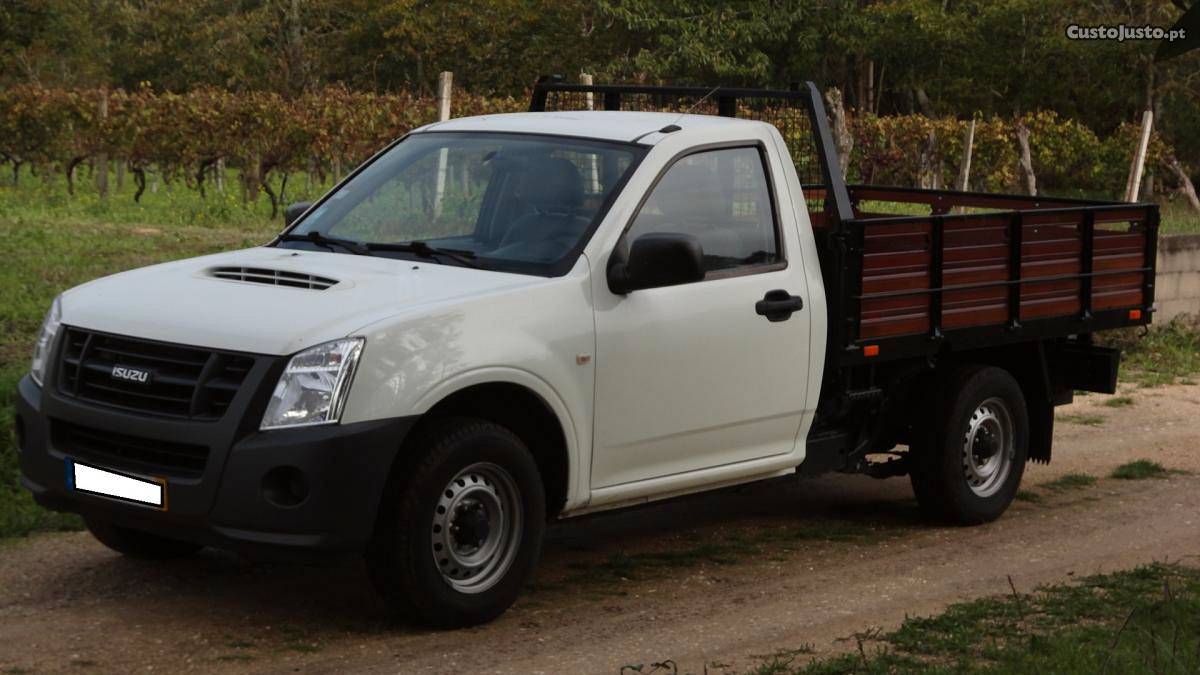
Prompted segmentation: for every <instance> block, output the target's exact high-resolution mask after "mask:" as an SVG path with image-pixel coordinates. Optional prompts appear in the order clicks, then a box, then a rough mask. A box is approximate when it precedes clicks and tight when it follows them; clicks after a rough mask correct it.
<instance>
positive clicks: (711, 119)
mask: <svg viewBox="0 0 1200 675" xmlns="http://www.w3.org/2000/svg"><path fill="white" fill-rule="evenodd" d="M670 124H675V125H678V126H679V127H680V128H681V130H683V131H690V130H696V129H700V128H705V127H708V128H711V127H714V126H729V125H760V124H763V123H762V122H755V121H753V120H744V119H735V118H732V117H717V116H714V115H680V114H679V113H666V112H626V111H614V110H579V111H558V112H524V113H504V114H498V115H480V116H478V117H460V118H458V119H453V120H449V121H446V122H435V123H433V124H427V125H425V126H423V127H421V128H420V129H417V130H415V131H414V133H424V132H429V131H501V132H509V133H526V134H549V135H553V136H576V137H582V138H595V139H600V140H608V141H625V142H632V141H634V140H635V139H640V141H639V142H641V143H645V144H647V145H652V144H653V143H654V142H656V141H657V140H659V139H661V138H662V135H661V134H656V133H654V132H656V131H659V130H660V129H662V128H663V127H665V126H667V125H670Z"/></svg>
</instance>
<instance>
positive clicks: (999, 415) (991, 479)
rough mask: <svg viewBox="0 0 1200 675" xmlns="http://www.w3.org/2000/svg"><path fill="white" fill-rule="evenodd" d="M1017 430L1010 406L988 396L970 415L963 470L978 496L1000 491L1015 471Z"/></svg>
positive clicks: (963, 455)
mask: <svg viewBox="0 0 1200 675" xmlns="http://www.w3.org/2000/svg"><path fill="white" fill-rule="evenodd" d="M1015 439H1016V430H1015V429H1014V427H1013V418H1012V413H1011V412H1009V410H1008V405H1007V404H1005V403H1004V401H1002V400H1000V399H998V398H994V397H993V398H989V399H987V400H985V401H984V402H983V403H980V404H979V407H977V408H975V412H974V413H972V414H971V418H970V419H969V420H968V421H967V431H966V433H965V434H964V435H963V445H962V469H963V478H964V479H966V481H967V487H969V488H970V489H971V492H973V493H975V494H976V495H977V496H979V497H991V496H993V495H995V494H996V493H997V492H999V491H1000V488H1001V487H1003V485H1004V483H1005V481H1007V480H1008V476H1009V474H1010V473H1011V472H1012V466H1013V458H1014V457H1015V456H1016V442H1015Z"/></svg>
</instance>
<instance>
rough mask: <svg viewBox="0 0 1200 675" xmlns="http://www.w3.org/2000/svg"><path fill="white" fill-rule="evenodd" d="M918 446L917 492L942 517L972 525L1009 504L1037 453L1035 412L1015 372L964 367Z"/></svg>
mask: <svg viewBox="0 0 1200 675" xmlns="http://www.w3.org/2000/svg"><path fill="white" fill-rule="evenodd" d="M946 384H947V386H946V387H945V389H944V390H943V395H944V397H945V398H944V402H943V405H942V406H941V407H940V410H935V411H934V413H935V417H934V419H932V420H930V421H929V422H928V424H926V425H925V428H924V429H923V433H921V434H919V435H918V438H917V439H915V442H914V444H913V446H912V448H911V451H912V453H913V457H912V464H911V478H912V485H913V491H914V492H915V493H916V495H917V501H918V503H919V504H920V506H921V510H922V511H923V512H924V513H925V514H926V515H928V516H930V517H933V518H935V519H937V520H943V521H949V522H953V523H957V524H963V525H971V524H977V523H984V522H989V521H992V520H995V519H997V518H999V517H1000V516H1001V514H1003V513H1004V511H1005V510H1007V509H1008V507H1009V505H1010V504H1011V503H1012V500H1013V498H1014V497H1015V496H1016V494H1017V489H1018V488H1019V487H1020V485H1021V477H1022V475H1024V473H1025V461H1026V458H1027V457H1028V454H1029V415H1028V411H1027V409H1026V407H1025V396H1024V395H1023V394H1022V393H1021V387H1020V385H1019V384H1018V383H1017V381H1016V380H1015V379H1013V376H1012V375H1010V374H1009V373H1008V372H1007V371H1004V370H1001V369H999V368H992V367H982V366H971V367H967V368H964V369H962V370H960V371H959V372H958V373H956V374H955V376H954V377H951V378H950V381H949V382H948V383H946Z"/></svg>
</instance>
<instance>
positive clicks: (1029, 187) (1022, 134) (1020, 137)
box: [1017, 122, 1037, 195]
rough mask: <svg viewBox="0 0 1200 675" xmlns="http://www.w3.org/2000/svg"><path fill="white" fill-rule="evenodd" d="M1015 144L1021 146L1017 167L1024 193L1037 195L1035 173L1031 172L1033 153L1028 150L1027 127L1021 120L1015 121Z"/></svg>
mask: <svg viewBox="0 0 1200 675" xmlns="http://www.w3.org/2000/svg"><path fill="white" fill-rule="evenodd" d="M1017 145H1019V146H1020V147H1021V159H1020V161H1019V162H1018V163H1017V168H1018V169H1020V171H1021V178H1022V181H1023V182H1024V183H1025V194H1028V195H1037V175H1036V174H1034V173H1033V153H1032V152H1030V150H1029V128H1028V127H1026V126H1025V124H1024V123H1023V122H1017Z"/></svg>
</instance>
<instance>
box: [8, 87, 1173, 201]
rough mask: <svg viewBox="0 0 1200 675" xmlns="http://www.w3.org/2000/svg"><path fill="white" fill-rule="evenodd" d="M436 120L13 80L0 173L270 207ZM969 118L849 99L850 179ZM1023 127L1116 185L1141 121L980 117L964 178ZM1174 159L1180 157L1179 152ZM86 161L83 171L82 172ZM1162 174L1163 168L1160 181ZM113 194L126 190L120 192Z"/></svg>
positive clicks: (921, 168) (1162, 156)
mask: <svg viewBox="0 0 1200 675" xmlns="http://www.w3.org/2000/svg"><path fill="white" fill-rule="evenodd" d="M525 105H526V104H525V100H524V99H522V98H514V97H483V96H474V95H470V94H464V93H461V92H456V93H455V94H454V97H453V115H454V116H456V117H458V116H467V115H479V114H487V113H496V112H513V111H518V110H522V109H524V108H525ZM434 119H436V100H435V99H434V98H432V97H421V96H413V95H409V94H374V93H364V92H356V91H352V90H349V89H347V88H344V87H330V88H325V89H321V90H316V91H312V92H309V93H305V94H303V95H301V96H298V97H296V98H292V99H286V98H284V97H282V96H280V95H278V94H276V93H272V92H265V91H251V92H244V93H232V92H229V91H226V90H221V89H213V88H201V89H196V90H192V91H190V92H187V93H182V94H174V93H158V92H154V91H152V90H150V89H149V88H144V89H142V90H139V91H133V92H126V91H122V90H113V91H108V90H103V89H55V88H43V87H38V86H33V85H21V86H14V87H9V88H6V89H3V90H0V160H3V162H4V163H6V164H7V165H8V167H9V177H8V178H7V179H5V180H3V181H0V184H4V183H8V184H11V185H14V186H20V185H21V182H22V181H23V180H24V181H38V182H40V183H42V184H43V185H48V184H54V183H57V184H59V185H64V184H65V187H66V192H67V195H68V199H69V198H70V197H71V196H74V195H75V194H76V190H77V186H78V183H79V181H80V178H79V176H80V175H86V176H88V177H89V178H90V179H91V180H93V181H94V185H95V188H93V189H95V190H96V191H97V192H98V193H99V196H100V197H101V198H106V197H110V196H111V198H117V196H116V195H115V194H112V195H110V193H111V192H113V191H112V190H110V188H109V173H110V171H111V172H112V173H113V174H114V175H117V176H120V177H121V178H122V179H124V176H123V175H121V174H125V173H127V175H128V176H129V180H130V181H131V182H132V185H133V189H132V190H131V191H128V192H131V195H132V199H133V200H135V201H138V200H141V199H142V196H143V195H144V194H145V191H146V189H147V184H148V181H152V182H153V184H154V185H155V186H157V184H158V181H160V180H161V181H163V182H165V183H168V184H172V185H173V186H176V187H177V186H178V185H183V186H185V187H186V188H187V189H189V190H191V191H194V192H196V193H197V194H198V196H199V197H200V198H202V199H203V198H207V197H208V195H209V193H210V192H212V191H213V190H214V189H215V188H217V187H218V186H219V187H220V189H221V191H222V192H223V193H225V192H226V185H225V183H226V179H225V177H226V175H227V174H231V175H233V176H234V178H233V182H235V183H236V186H235V187H234V188H233V189H234V191H236V193H237V194H238V198H239V199H241V200H242V202H243V203H249V202H253V201H256V200H257V199H258V196H259V195H260V194H265V195H266V196H267V199H268V200H269V201H270V207H271V213H272V216H273V217H274V215H275V214H276V213H277V212H278V210H279V208H280V207H281V205H282V203H283V202H284V201H285V199H286V197H287V188H288V180H289V178H293V177H295V176H297V175H301V174H302V175H304V176H306V181H307V182H308V184H309V185H310V186H311V185H312V184H313V182H314V181H315V183H316V184H317V185H326V184H328V183H329V181H331V180H337V179H339V178H340V177H341V176H342V175H344V173H346V172H347V171H349V170H350V169H351V168H352V167H353V166H355V165H356V164H357V163H359V162H361V161H362V160H364V159H365V158H367V157H368V156H370V155H371V154H372V153H373V152H374V151H376V150H378V149H379V148H381V147H382V146H384V145H385V144H386V143H388V142H389V141H391V140H393V139H395V138H397V137H399V136H401V135H403V134H404V133H406V132H407V131H409V130H410V129H412V128H415V127H417V126H420V125H422V124H425V123H428V122H431V121H433V120H434ZM967 124H968V122H967V121H965V120H960V119H954V118H941V119H937V118H930V117H926V116H923V115H893V116H876V115H874V114H862V115H858V114H855V112H854V111H853V110H852V111H850V112H849V121H848V128H849V131H850V134H851V136H852V138H853V150H852V153H851V160H850V162H849V166H848V174H849V176H848V177H849V179H850V180H851V181H857V182H870V183H877V184H895V185H923V186H931V187H932V186H945V185H949V184H950V183H951V182H952V181H953V180H954V176H955V174H956V173H957V171H958V165H959V161H960V157H961V155H962V152H963V141H964V133H963V132H964V130H965V128H966V126H967ZM1020 126H1023V127H1025V128H1027V129H1028V130H1029V132H1030V136H1029V138H1030V147H1031V152H1032V162H1033V168H1034V170H1035V171H1036V172H1037V177H1038V184H1039V186H1040V189H1041V190H1042V191H1046V192H1054V193H1076V194H1089V195H1102V196H1109V197H1115V196H1119V195H1120V193H1121V190H1122V187H1123V185H1124V182H1125V180H1126V176H1127V173H1128V171H1129V163H1130V158H1131V156H1132V154H1133V150H1134V146H1135V145H1136V141H1137V134H1138V128H1137V126H1136V125H1135V124H1132V123H1126V124H1122V125H1121V126H1119V127H1118V128H1117V129H1116V130H1115V131H1113V132H1112V133H1109V134H1107V135H1099V134H1097V133H1096V132H1094V131H1093V130H1091V129H1089V128H1088V127H1086V126H1084V125H1083V124H1081V123H1079V122H1077V121H1074V120H1071V119H1064V118H1062V117H1060V116H1059V115H1058V114H1056V113H1054V112H1048V111H1044V112H1036V113H1032V114H1027V115H1024V116H1022V117H1020V118H1007V119H1006V118H1000V117H993V118H989V119H978V120H977V121H976V131H975V135H974V150H973V160H972V171H971V175H970V182H969V187H970V188H971V189H976V190H987V191H1008V192H1013V191H1021V189H1022V188H1021V187H1020V179H1019V177H1018V175H1019V172H1018V162H1019V154H1020V153H1019V149H1018V144H1017V141H1016V130H1017V129H1018V127H1020ZM1173 161H1174V158H1173V152H1172V150H1171V148H1170V147H1168V146H1167V144H1166V143H1164V142H1163V141H1162V139H1160V138H1159V137H1158V136H1157V135H1156V136H1154V137H1153V138H1152V141H1151V144H1150V149H1149V154H1148V158H1147V167H1148V171H1149V172H1150V174H1151V178H1150V179H1149V180H1148V181H1147V183H1146V185H1147V187H1144V188H1143V197H1145V196H1148V194H1147V193H1150V194H1153V192H1154V191H1155V183H1156V181H1155V179H1154V176H1155V175H1159V176H1168V175H1172V174H1170V172H1168V171H1161V172H1159V171H1160V169H1159V167H1162V168H1163V169H1166V168H1168V167H1169V166H1170V163H1171V162H1173ZM1176 165H1177V164H1176ZM81 172H83V173H81ZM1158 182H1159V183H1160V184H1166V183H1167V182H1168V181H1162V180H1161V179H1160V180H1159V181H1158ZM120 198H126V197H124V196H122V197H120Z"/></svg>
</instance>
